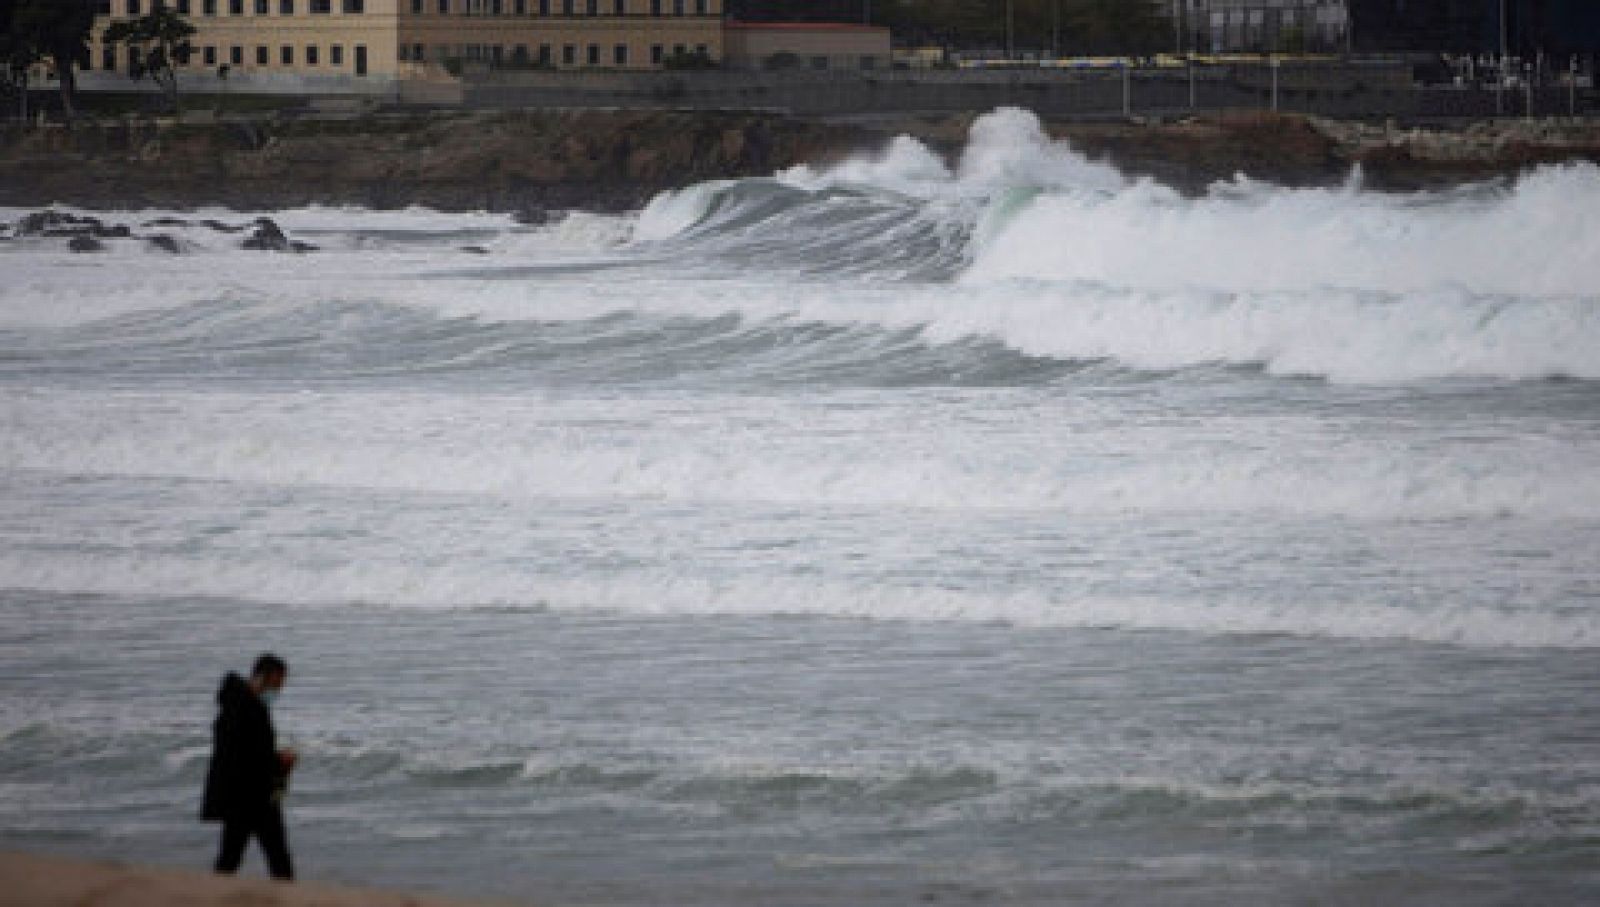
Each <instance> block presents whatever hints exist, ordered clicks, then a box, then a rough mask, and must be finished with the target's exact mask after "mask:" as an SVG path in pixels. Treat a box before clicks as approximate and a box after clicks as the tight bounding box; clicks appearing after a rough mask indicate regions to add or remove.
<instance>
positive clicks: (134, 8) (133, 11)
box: [128, 0, 144, 16]
mask: <svg viewBox="0 0 1600 907" xmlns="http://www.w3.org/2000/svg"><path fill="white" fill-rule="evenodd" d="M128 15H130V16H142V15H144V13H143V12H141V11H140V9H139V0H128Z"/></svg>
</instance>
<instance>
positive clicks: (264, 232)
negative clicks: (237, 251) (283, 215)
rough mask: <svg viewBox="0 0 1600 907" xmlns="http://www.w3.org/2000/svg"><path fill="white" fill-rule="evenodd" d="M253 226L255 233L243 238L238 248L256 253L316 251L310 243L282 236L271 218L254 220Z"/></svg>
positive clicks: (281, 231)
mask: <svg viewBox="0 0 1600 907" xmlns="http://www.w3.org/2000/svg"><path fill="white" fill-rule="evenodd" d="M254 226H255V231H254V232H253V233H251V234H250V235H249V236H247V237H245V239H244V241H243V242H241V243H240V244H239V248H241V249H250V250H252V251H256V252H315V251H317V247H316V246H314V245H312V244H311V243H307V242H297V241H295V240H291V239H290V238H289V237H288V236H286V235H285V234H284V232H283V228H282V227H279V226H278V225H277V224H276V223H274V222H273V220H272V219H271V218H268V217H259V218H256V221H255V224H254Z"/></svg>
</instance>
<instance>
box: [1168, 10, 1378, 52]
mask: <svg viewBox="0 0 1600 907" xmlns="http://www.w3.org/2000/svg"><path fill="white" fill-rule="evenodd" d="M1172 15H1173V17H1174V19H1175V20H1176V22H1177V31H1178V32H1179V33H1180V34H1182V35H1184V36H1185V37H1186V38H1187V40H1186V41H1184V42H1183V44H1184V46H1183V50H1185V51H1191V52H1195V53H1211V54H1226V53H1273V52H1280V53H1302V52H1323V53H1326V52H1330V51H1342V50H1344V49H1346V46H1347V44H1348V40H1349V35H1350V9H1349V3H1348V2H1347V0H1172Z"/></svg>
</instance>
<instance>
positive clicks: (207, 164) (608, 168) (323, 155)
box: [0, 110, 1600, 250]
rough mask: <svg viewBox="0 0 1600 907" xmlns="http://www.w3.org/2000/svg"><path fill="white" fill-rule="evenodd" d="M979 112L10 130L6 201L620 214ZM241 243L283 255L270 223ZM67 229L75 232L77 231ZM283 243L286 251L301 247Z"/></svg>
mask: <svg viewBox="0 0 1600 907" xmlns="http://www.w3.org/2000/svg"><path fill="white" fill-rule="evenodd" d="M972 119H973V117H972V116H971V115H937V116H927V117H920V116H905V117H880V118H876V119H873V120H871V121H852V122H849V123H839V122H828V121H822V120H807V119H801V118H796V117H789V116H784V115H781V114H767V113H752V112H714V111H712V112H706V111H702V112H687V111H664V110H661V111H652V110H609V111H608V110H548V111H522V112H506V113H478V114H469V113H455V114H432V115H427V116H406V117H400V118H378V117H369V118H363V119H352V120H334V121H315V122H295V121H288V122H274V123H265V124H262V123H253V124H239V123H214V124H205V125H188V124H183V125H178V124H170V123H169V124H165V125H163V124H158V123H149V122H131V121H125V122H118V123H116V124H114V125H105V126H80V127H79V128H77V129H75V130H72V131H67V130H63V129H43V130H29V131H23V130H20V129H14V130H13V131H11V132H0V204H9V205H34V204H42V203H47V202H51V201H56V200H70V201H72V202H74V203H75V204H79V205H84V206H90V207H128V206H134V205H148V206H159V207H174V208H185V207H191V206H198V205H217V204H220V205H227V206H231V207H234V208H239V209H258V210H259V209H273V208H283V207H291V206H298V205H304V204H309V203H323V204H358V205H365V206H369V207H376V208H389V207H401V206H406V205H424V206H429V207H435V208H440V209H445V210H469V209H487V210H498V211H511V212H516V213H518V214H519V215H520V216H521V217H522V218H523V219H525V220H530V221H537V220H538V219H540V218H541V217H543V216H544V213H545V212H548V211H552V210H559V209H566V208H588V209H592V210H621V209H627V208H633V207H637V206H638V205H640V204H642V203H643V202H644V201H645V200H647V199H648V198H649V197H650V196H651V195H652V194H654V193H655V192H657V191H659V190H661V189H664V188H671V187H677V186H682V185H684V184H686V183H692V182H695V181H698V180H705V179H715V178H728V177H739V176H749V175H765V174H770V173H772V172H773V171H775V170H778V169H781V168H784V167H789V166H793V165H795V164H799V163H826V162H827V161H829V160H830V159H837V158H839V157H842V156H845V155H848V154H851V153H855V152H861V151H867V150H872V149H876V148H881V147H882V146H883V145H884V144H885V143H886V142H887V141H888V140H889V139H890V138H891V137H892V136H894V135H896V134H901V133H905V134H910V135H913V136H916V137H919V138H922V139H924V140H925V141H927V142H929V144H930V145H932V146H933V147H935V148H936V149H939V150H943V151H947V152H950V153H955V152H956V151H958V150H959V148H960V147H961V145H962V144H963V143H964V141H965V137H966V129H967V126H968V125H970V123H971V121H972ZM1047 125H1048V128H1049V129H1050V131H1051V132H1052V133H1053V134H1054V135H1056V136H1058V137H1064V138H1069V139H1071V140H1072V142H1073V143H1074V144H1075V146H1076V147H1078V148H1079V149H1080V150H1083V151H1085V152H1086V153H1088V154H1090V155H1091V156H1094V157H1099V158H1105V159H1109V160H1110V161H1111V162H1113V163H1115V164H1116V165H1118V166H1119V167H1121V168H1122V169H1124V170H1125V171H1127V172H1129V173H1132V174H1137V175H1146V176H1151V177H1153V178H1155V179H1158V180H1160V181H1162V182H1164V183H1167V184H1169V185H1172V186H1174V187H1176V188H1178V189H1180V190H1183V191H1186V192H1200V191H1204V189H1205V187H1206V186H1208V185H1209V184H1211V183H1212V182H1214V181H1217V180H1225V179H1230V178H1232V177H1234V176H1235V175H1237V174H1245V175H1247V176H1251V177H1254V178H1257V179H1261V180H1268V181H1272V182H1276V183H1282V184H1285V185H1295V186H1303V185H1329V184H1336V183H1338V182H1340V181H1342V180H1344V179H1345V178H1346V177H1347V175H1348V173H1349V171H1350V169H1351V167H1352V166H1354V165H1356V164H1360V165H1361V166H1362V168H1363V170H1364V173H1365V176H1366V179H1367V184H1368V185H1370V186H1374V187H1380V188H1394V189H1407V188H1419V187H1426V186H1434V185H1440V184H1444V183H1454V182H1461V181H1464V180H1475V179H1483V178H1486V177H1492V176H1497V175H1503V174H1508V173H1514V172H1516V171H1518V170H1520V169H1522V168H1524V167H1526V166H1529V165H1531V164H1538V163H1546V162H1550V161H1557V160H1571V159H1575V158H1576V159H1589V160H1600V129H1596V128H1595V127H1592V126H1591V127H1589V128H1588V129H1586V130H1579V129H1570V130H1568V129H1557V128H1556V127H1554V126H1552V125H1548V124H1545V125H1540V124H1535V125H1533V126H1526V125H1525V124H1522V125H1519V124H1507V125H1494V126H1480V127H1475V128H1472V129H1466V130H1461V131H1456V132H1447V131H1437V130H1433V131H1427V130H1421V131H1419V130H1406V131H1401V130H1396V129H1393V128H1386V127H1383V126H1370V125H1362V124H1349V123H1338V122H1332V121H1325V120H1316V119H1311V118H1307V117H1302V116H1294V115H1273V114H1263V113H1246V114H1234V115H1218V116H1207V117H1199V118H1194V119H1189V120H1183V121H1180V122H1170V123H1142V122H1133V123H1130V122H1115V123H1083V122H1059V123H1050V124H1047ZM208 226H212V227H213V228H214V229H217V230H222V231H230V232H231V231H243V230H250V231H251V235H250V237H249V238H248V239H247V240H246V241H252V242H259V243H261V244H262V245H264V246H268V247H274V248H276V247H278V246H281V245H282V244H281V243H279V242H277V240H276V239H275V238H274V237H272V236H270V235H266V236H262V235H261V232H262V231H261V228H260V225H243V226H241V225H236V224H225V223H220V222H211V223H210V224H208ZM72 229H77V228H76V227H73V228H72ZM289 249H290V250H292V249H293V243H292V241H290V245H289Z"/></svg>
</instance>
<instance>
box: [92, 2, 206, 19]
mask: <svg viewBox="0 0 1600 907" xmlns="http://www.w3.org/2000/svg"><path fill="white" fill-rule="evenodd" d="M95 6H96V8H98V7H101V6H104V7H105V10H106V12H107V13H109V12H111V0H106V2H105V3H97V4H95ZM178 14H179V15H181V16H187V15H189V0H178Z"/></svg>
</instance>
